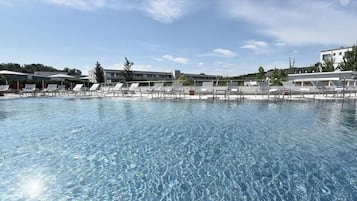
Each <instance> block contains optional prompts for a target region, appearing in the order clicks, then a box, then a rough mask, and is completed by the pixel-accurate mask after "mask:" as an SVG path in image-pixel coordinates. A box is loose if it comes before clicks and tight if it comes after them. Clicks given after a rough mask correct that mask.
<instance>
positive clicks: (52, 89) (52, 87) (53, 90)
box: [43, 84, 58, 94]
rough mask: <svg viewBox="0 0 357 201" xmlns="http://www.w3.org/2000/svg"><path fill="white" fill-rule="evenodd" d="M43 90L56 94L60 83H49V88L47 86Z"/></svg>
mask: <svg viewBox="0 0 357 201" xmlns="http://www.w3.org/2000/svg"><path fill="white" fill-rule="evenodd" d="M43 92H44V93H45V94H46V93H48V94H49V93H53V94H55V93H56V92H58V85H57V84H48V85H47V88H45V89H44V90H43Z"/></svg>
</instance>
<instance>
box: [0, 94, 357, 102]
mask: <svg viewBox="0 0 357 201" xmlns="http://www.w3.org/2000/svg"><path fill="white" fill-rule="evenodd" d="M29 97H62V98H68V97H71V98H119V99H130V98H131V99H133V98H134V99H165V100H170V99H174V100H180V99H181V100H220V101H242V100H254V101H315V100H320V101H356V100H357V96H356V95H355V94H345V96H344V97H343V96H342V95H338V96H337V95H336V94H327V95H326V94H324V95H323V94H316V95H314V94H305V95H304V96H301V95H291V96H290V95H270V96H268V95H260V94H259V95H255V94H248V95H244V97H243V98H242V97H240V96H239V95H238V96H237V95H231V96H230V97H229V98H228V97H226V96H225V95H215V96H213V95H202V96H199V95H188V94H185V95H180V96H179V95H173V96H171V95H160V96H158V95H157V94H150V93H142V94H140V93H135V94H124V95H123V94H119V95H118V94H116V95H115V96H114V95H113V94H112V93H103V92H99V93H82V94H74V93H65V94H56V95H54V94H44V93H36V94H35V95H31V94H25V95H20V94H15V93H5V94H4V96H0V100H6V99H18V98H29Z"/></svg>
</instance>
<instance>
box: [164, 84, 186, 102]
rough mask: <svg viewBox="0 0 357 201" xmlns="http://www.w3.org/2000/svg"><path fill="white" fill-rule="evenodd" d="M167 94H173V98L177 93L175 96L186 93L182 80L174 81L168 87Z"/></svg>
mask: <svg viewBox="0 0 357 201" xmlns="http://www.w3.org/2000/svg"><path fill="white" fill-rule="evenodd" d="M165 94H167V95H171V98H173V97H174V95H175V98H177V95H178V96H179V97H181V94H184V95H185V93H184V88H183V84H182V83H181V82H178V83H173V84H172V86H171V87H169V88H167V89H166V91H165Z"/></svg>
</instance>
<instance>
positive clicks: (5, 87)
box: [0, 85, 10, 96]
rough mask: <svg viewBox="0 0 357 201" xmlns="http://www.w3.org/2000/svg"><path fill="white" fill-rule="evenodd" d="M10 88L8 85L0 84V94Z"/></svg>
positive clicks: (2, 94)
mask: <svg viewBox="0 0 357 201" xmlns="http://www.w3.org/2000/svg"><path fill="white" fill-rule="evenodd" d="M9 90H10V86H9V85H0V96H4V93H5V92H8V91H9Z"/></svg>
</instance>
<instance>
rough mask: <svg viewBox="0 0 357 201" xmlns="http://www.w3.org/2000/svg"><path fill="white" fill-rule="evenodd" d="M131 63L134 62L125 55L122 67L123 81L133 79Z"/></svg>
mask: <svg viewBox="0 0 357 201" xmlns="http://www.w3.org/2000/svg"><path fill="white" fill-rule="evenodd" d="M133 65H134V63H133V62H131V61H129V60H128V58H126V57H125V62H124V68H123V71H122V74H123V76H124V79H125V81H132V80H133V79H134V75H133V71H132V70H131V67H132V66H133Z"/></svg>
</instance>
